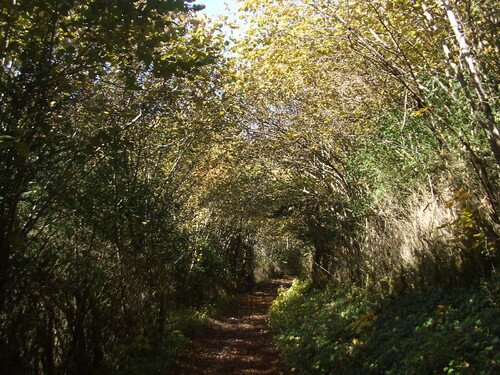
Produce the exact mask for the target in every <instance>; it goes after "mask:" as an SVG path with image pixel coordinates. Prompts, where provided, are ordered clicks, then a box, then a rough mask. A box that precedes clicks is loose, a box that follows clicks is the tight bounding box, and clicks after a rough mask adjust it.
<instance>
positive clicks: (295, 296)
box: [270, 277, 500, 375]
mask: <svg viewBox="0 0 500 375" xmlns="http://www.w3.org/2000/svg"><path fill="white" fill-rule="evenodd" d="M499 296H500V282H499V279H498V277H496V278H494V279H491V280H488V281H484V282H482V283H481V284H478V285H472V286H470V287H468V288H462V289H454V290H439V289H433V290H429V291H427V292H425V293H424V292H410V293H408V294H406V295H404V296H400V297H393V298H387V299H377V298H375V297H373V296H372V297H370V296H369V295H364V294H363V293H361V292H359V291H346V290H339V289H337V290H326V291H325V290H318V289H314V288H312V287H311V285H310V283H309V282H303V281H296V282H295V283H294V285H293V286H292V288H291V289H289V290H288V291H287V292H284V293H281V294H280V296H279V298H278V299H277V300H276V301H275V303H274V304H273V307H272V309H271V315H270V325H271V328H272V330H273V331H274V333H275V338H276V343H277V345H278V347H279V348H280V350H281V351H282V352H283V354H284V356H285V359H286V362H287V365H288V366H289V367H290V368H292V371H293V373H295V374H387V375H389V374H390V375H395V374H484V375H486V374H496V373H499V371H500V354H499V353H500V320H499V319H498V318H499V316H500V314H499V312H500V311H499V305H498V301H500V299H499Z"/></svg>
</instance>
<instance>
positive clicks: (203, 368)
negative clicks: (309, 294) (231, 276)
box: [171, 279, 292, 375]
mask: <svg viewBox="0 0 500 375" xmlns="http://www.w3.org/2000/svg"><path fill="white" fill-rule="evenodd" d="M291 283H292V279H280V280H274V281H272V282H269V283H267V284H265V285H263V286H262V287H261V288H259V290H258V291H257V292H255V293H252V294H250V295H247V296H245V297H243V298H242V299H241V300H239V301H238V302H236V303H234V304H233V305H231V306H229V307H228V308H227V309H225V310H224V311H223V312H222V313H221V314H220V316H219V317H218V318H217V319H214V320H213V321H211V322H210V323H209V325H208V326H207V327H206V329H205V330H204V331H203V332H202V333H201V334H200V335H199V336H198V337H196V338H195V339H194V340H193V341H192V342H191V344H190V346H189V348H188V350H187V351H186V353H184V354H183V355H182V356H180V358H179V361H178V365H177V367H176V368H175V369H174V370H172V372H171V374H172V375H173V374H176V375H178V374H180V375H182V374H184V375H192V374H259V375H278V374H281V373H282V367H281V363H280V358H279V354H278V352H277V350H276V349H275V347H274V343H273V339H272V336H271V334H270V332H269V331H268V330H267V324H266V320H267V316H268V311H269V308H270V306H271V303H272V301H273V300H274V299H275V298H276V296H277V295H278V289H279V287H281V286H283V287H286V288H288V287H289V286H290V285H291Z"/></svg>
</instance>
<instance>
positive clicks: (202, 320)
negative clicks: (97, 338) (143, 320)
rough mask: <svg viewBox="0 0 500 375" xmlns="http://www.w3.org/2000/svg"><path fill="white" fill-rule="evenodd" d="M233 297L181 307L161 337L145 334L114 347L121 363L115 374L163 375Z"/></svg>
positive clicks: (108, 370) (172, 313)
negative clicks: (196, 305) (197, 305)
mask: <svg viewBox="0 0 500 375" xmlns="http://www.w3.org/2000/svg"><path fill="white" fill-rule="evenodd" d="M236 298H237V296H233V295H226V296H223V297H220V298H218V299H217V300H216V301H214V302H212V303H206V304H204V305H202V306H199V307H197V308H194V307H190V308H188V307H184V308H178V309H175V310H172V311H170V312H169V314H168V316H167V318H166V322H167V324H166V326H165V332H164V333H163V334H162V333H160V332H156V333H155V332H150V333H145V334H143V335H139V336H137V337H135V338H134V340H133V341H132V342H130V343H128V345H121V346H119V347H118V348H117V350H118V351H119V352H120V355H119V357H120V358H121V359H122V361H123V362H122V364H121V366H120V368H119V369H118V371H117V372H116V373H117V374H127V375H143V374H165V373H166V372H168V371H169V370H171V369H172V368H173V366H174V365H175V360H176V358H177V356H178V355H179V354H180V353H181V352H183V351H184V350H185V349H186V347H187V345H188V343H189V340H190V339H191V338H193V337H195V336H196V335H197V334H198V333H199V332H201V330H202V329H203V328H204V327H205V326H206V325H207V324H208V321H209V320H210V319H211V318H213V317H214V316H215V315H217V314H218V313H219V312H220V311H221V310H223V309H224V308H225V307H226V306H228V305H229V304H231V303H232V302H234V301H235V299H236ZM110 372H111V373H114V372H113V371H112V370H111V369H107V370H106V372H105V373H110Z"/></svg>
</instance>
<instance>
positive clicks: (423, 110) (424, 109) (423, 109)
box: [413, 104, 432, 116]
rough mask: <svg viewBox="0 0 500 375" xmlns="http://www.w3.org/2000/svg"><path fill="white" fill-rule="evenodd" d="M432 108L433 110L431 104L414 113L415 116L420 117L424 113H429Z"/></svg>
mask: <svg viewBox="0 0 500 375" xmlns="http://www.w3.org/2000/svg"><path fill="white" fill-rule="evenodd" d="M431 108H432V104H429V105H428V106H427V107H424V108H420V109H419V110H417V111H413V116H420V115H421V114H422V113H424V112H425V111H428V110H429V109H431Z"/></svg>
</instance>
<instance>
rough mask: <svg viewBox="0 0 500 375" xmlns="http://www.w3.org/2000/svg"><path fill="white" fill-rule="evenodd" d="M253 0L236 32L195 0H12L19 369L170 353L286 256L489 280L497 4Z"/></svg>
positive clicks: (367, 284)
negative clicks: (229, 35)
mask: <svg viewBox="0 0 500 375" xmlns="http://www.w3.org/2000/svg"><path fill="white" fill-rule="evenodd" d="M240 3H241V8H242V13H243V15H244V17H243V18H245V20H246V22H247V23H248V30H247V33H246V34H245V36H244V37H242V38H241V39H240V40H238V41H231V42H229V41H228V40H226V39H225V37H224V36H223V34H222V30H224V27H223V26H222V25H219V24H218V23H217V22H213V21H210V20H208V19H207V18H206V17H202V16H199V15H198V13H197V10H199V9H200V8H201V7H200V6H199V5H198V4H194V1H188V0H186V1H182V0H147V1H146V0H134V1H132V0H92V1H87V0H3V1H1V2H0V27H1V30H2V33H1V34H0V61H1V69H0V372H1V373H8V374H40V373H44V374H94V373H96V374H97V373H136V374H142V373H153V372H158V373H161V372H162V371H164V370H165V369H166V368H167V367H168V365H169V364H171V363H172V361H173V359H174V357H175V354H176V352H177V351H178V350H179V349H180V347H181V346H182V344H183V343H184V342H185V341H186V335H188V334H189V333H190V332H192V331H194V330H195V328H196V327H198V326H199V323H200V322H202V321H203V320H204V319H206V313H205V312H204V311H205V310H204V309H206V307H204V306H206V303H209V302H211V301H214V300H216V299H217V298H219V297H221V296H223V295H226V294H227V293H234V292H239V291H243V290H246V289H247V288H248V287H249V286H251V285H252V283H253V282H254V281H255V280H256V279H265V278H267V277H270V276H272V275H277V274H281V273H291V274H300V273H303V274H304V275H306V276H309V277H310V278H311V279H312V283H313V285H314V286H315V287H320V288H335V287H338V286H339V285H342V286H343V287H348V288H353V289H356V290H360V291H363V292H366V293H368V292H369V293H372V294H373V296H378V297H380V298H382V297H384V296H385V297H387V296H392V297H394V298H395V296H398V295H401V294H402V293H405V292H408V291H414V292H415V293H418V291H419V290H422V288H434V287H436V288H438V287H439V288H456V287H459V286H466V285H469V284H470V285H476V284H477V283H478V280H480V279H482V280H485V281H484V282H486V283H488V282H490V281H487V280H490V277H492V275H493V274H494V270H495V269H496V268H498V260H499V246H500V240H499V236H500V229H499V225H500V216H499V212H500V201H499V197H500V133H499V129H498V125H497V121H498V70H499V69H498V68H499V67H498V63H499V61H500V58H499V57H500V53H499V46H498V40H497V35H498V25H499V20H498V12H497V6H496V5H497V4H496V2H495V1H493V0H485V1H481V2H478V1H460V2H458V1H450V0H429V1H422V0H418V1H409V0H369V1H344V0H336V1H330V0H280V1H273V0H244V1H243V0H241V1H240ZM230 48H231V49H230ZM495 285H496V284H495ZM489 288H490V289H491V288H493V286H490V287H489ZM456 290H458V289H456ZM301 293H302V292H301ZM301 293H299V294H300V295H302V294H303V295H304V296H306V295H309V294H308V293H316V292H305V291H304V292H303V293H302V294H301ZM317 293H318V296H321V298H325V299H321V302H318V303H320V304H319V305H317V308H318V311H322V309H323V308H327V306H328V304H330V303H331V300H330V299H334V298H337V297H338V296H339V295H337V294H334V295H330V294H329V292H325V294H323V292H321V291H318V292H317ZM436 293H437V292H436ZM474 293H476V292H474V291H466V290H464V291H463V295H464V296H468V295H469V294H470V295H472V294H474ZM477 293H479V292H477ZM362 295H364V294H362ZM495 295H496V294H495ZM300 298H302V297H300ZM352 298H353V299H351V300H350V301H351V302H352V301H354V300H355V299H354V298H355V297H352ZM360 298H361V300H363V301H364V299H363V298H365V297H360ZM422 298H424V297H422ZM429 298H430V299H429V301H428V302H429V304H437V305H439V306H441V305H442V306H445V307H446V306H448V305H449V304H452V306H456V304H458V303H459V302H458V301H459V299H457V300H456V302H455V300H454V301H451V302H442V301H438V300H439V298H440V297H439V294H437V295H436V299H435V300H432V298H434V297H432V298H431V297H429ZM457 298H459V296H457ZM464 298H465V297H464ZM474 298H476V297H474ZM477 298H478V300H477V301H486V300H484V298H486V297H484V298H483V297H482V295H479V294H477ZM482 298H483V299H482ZM327 299H328V301H327ZM361 300H360V301H361ZM431 300H432V301H431ZM376 301H379V302H376V303H382V302H380V301H383V299H379V300H376ZM474 301H476V299H474ZM351 302H349V303H351ZM424 302H425V301H424ZM287 303H288V302H287ZM338 303H339V304H342V303H343V302H341V299H339V302H338ZM346 303H347V302H346ZM353 303H354V302H353ZM370 303H371V302H370ZM374 303H375V302H374ZM384 303H385V302H384ZM426 303H427V302H426ZM478 303H479V302H478ZM480 303H483V302H480ZM292 305H293V304H291V305H287V304H286V303H285V304H284V305H283V309H281V308H280V309H278V312H279V314H282V315H276V316H283V319H285V320H286V319H287V314H288V313H289V312H286V311H285V310H284V308H285V307H287V306H292ZM437 305H436V306H437ZM339 306H340V305H339ZM346 306H347V305H346ZM367 306H368V305H367ZM370 306H371V305H370ZM373 306H375V305H373ZM474 306H476V305H474ZM474 306H473V307H471V308H477V309H478V312H477V313H478V314H480V311H479V310H481V309H483V310H484V311H485V313H486V312H488V313H489V312H491V311H496V310H494V309H493V307H492V306H493V305H487V303H486V302H484V304H483V305H477V306H476V307H474ZM339 308H340V309H342V308H343V307H339ZM367 308H368V307H367ZM370 308H371V307H370ZM379 308H380V309H382V307H381V305H380V306H379ZM432 308H435V306H434V307H432ZM432 308H430V310H428V311H426V312H424V313H423V315H425V316H426V317H427V318H428V319H430V318H431V317H432V316H431V315H432V314H433V313H431V310H432ZM463 308H464V309H466V308H465V307H463ZM384 309H387V310H388V311H387V312H386V314H389V315H390V314H392V312H394V311H397V306H395V305H390V303H389V302H387V306H385V307H384ZM443 309H444V308H443ZM492 309H493V310H492ZM448 310H449V309H448ZM448 310H446V312H447V313H448ZM360 311H361V310H360ZM465 311H466V310H462V309H461V308H458V307H457V311H454V310H453V311H452V310H450V311H449V312H450V314H451V315H453V316H455V315H456V316H457V318H456V319H457V321H458V322H459V323H457V324H458V325H459V326H460V327H466V326H467V327H468V326H469V325H471V324H472V323H471V322H472V321H468V320H467V319H466V318H463V316H462V315H460V314H462V312H464V313H465ZM467 311H468V310H467ZM361 313H369V311H368V310H366V311H363V312H361ZM277 314H278V313H277ZM290 314H291V313H290ZM380 314H381V313H380ZM443 314H444V313H443ZM454 314H455V315H454ZM474 314H475V313H474ZM292 315H293V314H292ZM320 315H321V314H320ZM378 315H379V313H378V312H377V316H378ZM389 315H387V316H389ZM451 315H450V316H451ZM380 316H382V315H380ZM360 317H361V316H357V318H360ZM357 318H356V319H357ZM297 319H299V317H297ZM353 319H355V318H353ZM387 319H389V318H387ZM477 319H482V318H481V317H478V318H477ZM383 321H384V320H383V319H380V322H383ZM485 322H488V323H485V324H489V323H490V322H492V320H489V319H486V320H485ZM323 323H324V324H325V325H326V326H325V327H326V328H328V329H334V330H335V329H337V328H338V329H341V327H340V326H339V324H343V321H341V322H340V323H339V322H320V323H318V324H323ZM351 323H352V322H351ZM424 323H425V322H420V323H418V322H417V323H416V324H417V325H420V326H422V327H424V328H425V325H424ZM274 324H275V325H276V327H277V329H278V332H279V331H280V330H281V329H282V328H280V326H279V324H278V323H274ZM290 324H291V327H295V326H296V321H293V322H291V323H290ZM297 324H298V323H297ZM311 324H312V325H314V324H316V323H315V320H314V319H312V318H311ZM348 324H350V323H348ZM377 324H379V323H377ZM440 324H441V323H440ZM443 324H445V323H443ZM446 324H448V323H446ZM446 324H445V325H446ZM449 324H452V323H449ZM431 325H432V324H431ZM374 326H375V323H374ZM475 326H478V327H480V328H481V327H482V326H481V325H480V324H476V325H474V327H475ZM336 327H337V328H336ZM450 327H451V326H450ZM474 327H473V328H474ZM285 328H286V327H285ZM344 328H345V327H344ZM344 328H342V329H344ZM304 329H305V330H306V331H307V330H308V329H309V328H308V327H305V328H304ZM314 329H316V328H314ZM475 329H476V328H474V330H475ZM481 329H482V328H481ZM495 329H496V328H494V327H490V328H484V331H477V330H475V331H474V332H476V333H477V336H478V337H479V336H480V335H481V334H483V333H484V340H485V344H484V345H483V344H480V345H479V346H478V347H477V348H476V349H477V350H476V349H474V350H476V352H477V353H478V354H479V356H480V359H479V361H483V362H481V363H482V364H479V365H478V366H479V367H478V368H483V369H485V371H487V370H486V369H487V366H489V365H488V363H489V364H491V363H493V362H491V361H492V360H494V358H493V359H492V357H491V356H490V349H488V348H490V347H491V345H493V344H496V342H494V340H496V339H495V336H494V335H495V334H494V332H497V331H495ZM488 330H490V331H488ZM339 332H340V331H339ZM443 332H444V333H443V336H442V337H441V336H439V335H437V340H438V341H437V342H440V341H439V340H444V339H445V338H446V337H448V336H447V335H448V334H449V332H448V331H447V330H445V331H443ZM481 332H483V333H481ZM420 333H421V334H422V335H423V336H418V337H412V338H409V339H408V340H406V339H405V343H406V344H405V345H406V346H405V348H403V349H402V350H403V351H404V352H406V353H407V354H408V352H409V351H411V346H412V343H417V342H419V340H423V339H425V338H427V336H426V335H432V334H431V331H426V330H425V329H423V328H422V332H420ZM420 333H419V334H420ZM469 333H470V332H469ZM469 333H467V334H466V335H468V334H469ZM476 333H474V335H475V334H476ZM490 333H491V336H488V335H490ZM341 334H342V333H341ZM470 334H471V335H472V334H473V333H470ZM395 335H396V336H390V337H387V338H386V339H387V342H386V343H385V344H387V345H389V344H391V342H392V341H391V340H394V339H395V337H399V336H397V335H399V333H398V334H395ZM401 335H402V334H401ZM306 336H307V332H304V335H302V334H298V335H297V337H306ZM401 337H403V336H401ZM405 337H406V336H405ZM481 337H482V336H481ZM352 339H356V340H361V339H360V338H358V337H352ZM372 339H373V338H372ZM382 339H383V338H380V340H382ZM363 340H368V341H369V339H368V338H364V339H363ZM384 340H385V339H384ZM464 340H465V341H469V338H468V337H465V338H464ZM471 340H472V339H471ZM488 340H490V341H488ZM368 341H367V342H368ZM472 341H474V340H472ZM474 342H475V341H474ZM351 343H352V340H351ZM325 345H334V344H332V342H330V341H328V342H327V343H325ZM335 345H336V344H335ZM339 345H340V346H342V348H343V349H342V348H341V350H344V351H345V350H347V351H350V350H351V349H352V350H351V351H355V349H356V350H357V349H359V348H358V347H357V346H356V345H355V344H354V343H353V345H354V346H353V347H352V348H351V349H349V348H350V346H349V345H350V344H348V343H347V344H346V343H345V342H344V343H341V344H339ZM346 345H347V346H346ZM370 345H371V344H370ZM464 345H465V344H464ZM467 345H468V344H467ZM467 345H465V346H464V348H466V349H464V350H469V349H467V348H468V346H467ZM283 346H284V347H288V344H283ZM299 346H300V348H301V349H302V350H304V351H305V352H306V353H308V350H309V349H311V350H312V348H313V346H311V347H309V346H308V344H307V345H306V344H304V345H302V344H300V345H299ZM360 347H361V346H360ZM457 350H458V349H457ZM471 350H472V349H471ZM417 351H418V350H417ZM476 352H474V353H476ZM339 353H341V352H339ZM384 353H385V354H384ZM384 353H379V354H373V355H372V354H370V355H372V357H370V359H369V360H370V361H372V362H370V363H380V366H385V367H384V368H386V369H387V371H393V373H398V371H400V372H401V371H403V373H404V371H405V370H403V369H402V368H392V367H390V366H389V365H386V364H383V363H384V360H383V359H381V357H380V358H379V357H377V356H378V355H380V356H383V355H386V354H387V353H386V352H384ZM450 353H451V354H449V355H448V354H446V355H445V354H443V355H442V358H441V357H440V359H439V361H440V362H439V366H441V364H442V363H441V362H442V361H444V360H446V361H448V362H450V361H455V362H453V363H455V364H456V366H462V365H464V363H472V362H471V360H470V358H469V356H465V357H461V356H462V354H460V353H462V352H461V349H460V350H458V351H457V353H458V354H457V355H455V354H453V353H452V352H451V351H450ZM344 354H345V353H344ZM344 354H341V357H342V358H344V357H345V356H344ZM417 354H418V353H417V352H416V354H415V355H417ZM307 355H309V354H307ZM409 358H413V357H411V356H410V357H409ZM332 360H334V359H332ZM344 360H347V359H346V358H344V359H342V361H344ZM315 361H316V359H315ZM325 361H326V362H328V359H325V358H323V359H321V361H320V362H321V365H320V368H329V367H328V366H336V365H335V364H334V363H335V361H334V362H332V364H328V363H326V362H325ZM409 361H410V362H411V360H409ZM488 361H490V362H488ZM365 362H366V361H365ZM365 362H363V363H365ZM410 362H408V364H406V365H401V364H397V365H395V366H400V365H401V366H411V363H413V362H411V363H410ZM366 363H368V362H366ZM304 365H305V366H306V364H304ZM315 365H316V362H315V363H314V366H315ZM325 366H326V367H325ZM449 366H451V365H449ZM436 368H437V367H436ZM432 369H435V368H434V367H433V368H432ZM488 371H489V370H488Z"/></svg>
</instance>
